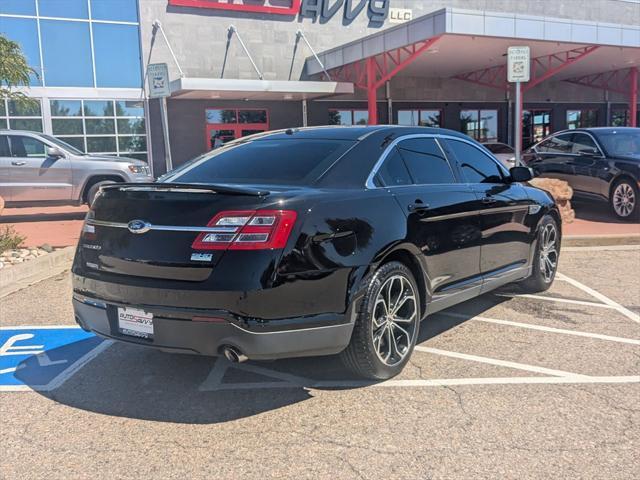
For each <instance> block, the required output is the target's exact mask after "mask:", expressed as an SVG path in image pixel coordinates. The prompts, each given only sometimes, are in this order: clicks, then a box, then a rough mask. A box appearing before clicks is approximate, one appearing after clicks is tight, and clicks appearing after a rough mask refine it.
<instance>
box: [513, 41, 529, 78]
mask: <svg viewBox="0 0 640 480" xmlns="http://www.w3.org/2000/svg"><path fill="white" fill-rule="evenodd" d="M530 63H531V53H530V50H529V47H509V48H508V49H507V80H508V81H509V82H512V83H513V82H528V81H529V80H530V75H531V72H530V70H531V69H530Z"/></svg>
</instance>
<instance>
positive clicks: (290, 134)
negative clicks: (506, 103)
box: [73, 126, 561, 379]
mask: <svg viewBox="0 0 640 480" xmlns="http://www.w3.org/2000/svg"><path fill="white" fill-rule="evenodd" d="M529 179H531V171H530V170H529V169H528V168H526V167H514V168H512V169H511V170H510V171H508V170H506V169H505V168H504V167H503V166H502V165H501V164H500V163H499V162H498V161H497V160H496V159H495V158H494V157H492V156H491V155H490V154H489V153H488V152H486V150H485V149H484V148H483V147H482V146H481V145H480V144H479V143H477V142H475V141H473V140H471V139H469V138H468V137H466V136H464V135H462V134H459V133H457V132H453V131H448V130H444V129H435V128H421V127H398V126H395V127H394V126H371V127H322V128H320V127H316V128H304V129H296V130H287V131H276V132H269V133H263V134H259V135H254V136H252V137H248V138H244V139H239V140H235V141H233V142H230V143H227V144H226V145H224V146H223V147H221V148H219V149H216V150H214V151H212V152H209V153H207V154H205V155H203V156H201V157H199V158H196V159H195V160H193V161H191V162H188V163H187V164H185V165H183V166H181V167H179V168H177V169H176V170H174V171H173V172H170V173H169V174H167V175H166V176H164V177H161V178H160V179H159V180H158V182H156V183H151V184H139V185H136V184H120V185H109V186H106V187H103V189H102V190H101V193H99V194H98V196H97V197H96V200H95V202H94V204H93V206H92V207H91V210H90V212H89V214H88V216H87V219H86V221H85V225H84V227H83V233H82V236H81V238H80V242H79V244H78V247H77V251H76V255H75V260H74V263H73V305H74V309H75V318H76V321H77V322H78V324H79V325H80V326H81V327H82V328H84V329H86V330H90V331H93V332H96V333H97V334H99V335H101V336H103V337H107V338H112V339H115V340H120V341H124V342H129V343H133V344H138V345H144V346H149V347H156V348H159V349H163V350H167V351H174V352H188V353H197V354H203V355H213V356H216V355H225V356H226V357H227V358H228V359H230V360H232V361H241V360H245V359H247V358H249V359H252V360H265V359H275V358H283V357H301V356H313V355H329V354H338V353H341V356H342V358H343V360H344V362H345V364H346V365H347V366H349V367H350V368H351V369H352V370H353V371H354V372H356V373H357V374H358V375H361V376H363V377H366V378H372V379H386V378H389V377H392V376H393V375H396V374H397V373H399V372H400V371H401V370H402V368H403V367H404V365H405V364H406V363H407V361H408V359H409V356H410V355H411V352H412V350H413V348H414V345H415V344H416V340H417V337H418V330H419V325H420V321H421V320H422V319H424V318H425V317H426V316H427V315H430V314H432V313H434V312H437V311H439V310H442V309H444V308H447V307H450V306H452V305H455V304H457V303H459V302H462V301H465V300H468V299H470V298H473V297H475V296H477V295H480V294H482V293H485V292H488V291H491V290H493V289H495V288H497V287H499V286H501V285H505V284H507V283H511V282H521V285H522V289H523V290H525V291H529V292H537V291H542V290H545V289H547V288H549V286H550V285H551V282H553V279H554V275H555V273H556V267H557V264H558V257H559V253H560V234H561V225H560V215H559V212H558V209H557V207H556V206H555V204H554V202H553V199H552V198H551V197H550V196H549V194H547V193H546V192H543V191H542V190H538V189H536V188H533V187H529V186H527V184H526V183H522V182H526V181H528V180H529Z"/></svg>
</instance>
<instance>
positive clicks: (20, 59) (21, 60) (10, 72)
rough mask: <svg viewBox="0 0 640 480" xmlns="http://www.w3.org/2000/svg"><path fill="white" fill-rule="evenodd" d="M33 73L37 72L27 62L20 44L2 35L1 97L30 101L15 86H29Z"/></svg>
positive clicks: (0, 49)
mask: <svg viewBox="0 0 640 480" xmlns="http://www.w3.org/2000/svg"><path fill="white" fill-rule="evenodd" d="M31 74H34V75H37V72H36V71H35V70H34V69H33V68H31V67H30V66H29V64H28V63H27V59H26V58H25V57H24V54H23V53H22V49H21V48H20V45H18V44H17V43H16V42H13V41H11V40H9V39H8V38H6V37H4V36H3V35H0V99H2V98H7V99H9V100H17V101H22V102H29V101H30V100H31V99H29V98H28V97H27V96H26V95H25V94H24V93H22V92H17V91H14V90H13V87H17V86H29V83H30V81H31V78H30V76H31Z"/></svg>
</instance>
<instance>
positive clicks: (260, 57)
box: [140, 0, 640, 80]
mask: <svg viewBox="0 0 640 480" xmlns="http://www.w3.org/2000/svg"><path fill="white" fill-rule="evenodd" d="M390 2H391V4H390V5H391V7H399V8H410V9H412V10H413V15H414V18H415V17H418V16H420V15H423V14H426V13H429V12H433V11H434V10H438V9H441V8H444V7H455V8H465V9H471V10H485V11H497V12H509V13H519V14H529V15H538V16H548V17H564V18H573V19H576V20H588V21H598V22H609V23H620V24H631V25H638V24H640V4H638V3H634V2H630V1H625V0H390ZM140 15H141V22H140V29H141V40H142V51H143V58H144V60H145V62H147V61H150V62H151V63H157V62H166V63H168V64H169V65H170V72H171V75H172V77H173V78H177V76H178V72H177V69H176V67H175V65H174V64H173V61H172V59H171V56H170V54H169V51H168V49H167V47H166V46H165V45H164V42H163V41H162V40H161V39H160V38H159V37H158V38H157V40H156V42H155V45H154V46H153V49H152V52H151V56H150V55H149V53H150V50H151V39H152V23H153V21H154V20H156V19H158V20H160V21H161V22H162V25H163V26H164V29H165V31H166V33H167V36H168V37H169V41H170V42H171V44H172V47H173V49H174V51H175V54H176V56H177V58H178V61H179V62H180V64H181V66H182V69H183V71H184V72H185V74H186V76H188V77H202V78H217V77H220V76H221V75H222V72H223V67H224V77H225V78H257V76H256V74H255V72H254V70H253V68H252V67H251V63H250V62H249V60H248V58H247V57H246V55H245V54H244V52H243V51H242V49H241V48H240V45H239V43H238V40H237V38H232V39H231V41H230V42H229V46H228V49H227V40H228V37H227V28H228V27H229V25H231V24H233V25H235V26H236V27H237V29H238V31H239V32H240V34H241V36H242V38H243V40H244V41H245V43H246V45H247V48H248V49H249V51H250V52H251V54H252V56H253V57H254V60H255V61H256V64H257V65H258V67H259V68H260V70H261V71H262V72H263V74H264V77H265V79H268V80H273V79H278V80H287V79H289V74H290V72H291V78H292V79H299V78H300V76H301V73H302V68H303V65H304V60H305V58H306V57H308V56H310V55H311V52H310V51H309V50H308V48H307V47H306V45H304V43H303V42H301V43H299V45H298V48H297V50H296V49H295V38H296V31H297V30H298V29H301V30H302V31H303V32H304V33H305V35H306V37H307V38H308V40H309V42H310V43H311V45H312V46H313V48H314V49H315V50H316V51H318V52H320V51H323V50H327V49H330V48H333V47H336V46H339V45H342V44H344V43H348V42H350V41H353V40H356V39H359V38H361V37H364V36H366V35H369V34H371V33H374V32H376V31H379V30H380V29H381V28H386V27H389V26H391V24H390V23H389V22H388V20H387V22H386V23H385V25H383V26H382V27H381V26H380V25H371V24H370V23H369V19H368V17H367V15H366V12H364V11H363V12H362V13H361V14H360V15H359V16H358V17H357V18H356V19H355V20H354V21H353V22H352V23H350V24H348V25H346V24H344V23H345V22H344V21H343V19H342V15H341V12H338V13H337V14H336V15H335V16H334V17H333V18H331V19H330V20H329V21H327V22H326V23H322V22H319V21H315V22H314V21H313V20H312V19H309V18H301V17H299V16H298V17H287V16H279V15H263V14H247V13H237V12H225V11H221V10H210V9H203V8H188V7H175V6H169V5H168V1H167V0H140ZM225 51H226V52H227V59H226V63H225V62H224V58H225ZM294 53H295V56H294Z"/></svg>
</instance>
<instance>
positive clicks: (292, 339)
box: [73, 296, 353, 360]
mask: <svg viewBox="0 0 640 480" xmlns="http://www.w3.org/2000/svg"><path fill="white" fill-rule="evenodd" d="M129 306H131V305H129ZM117 307H118V305H115V304H106V303H104V302H103V301H102V300H97V299H91V298H87V297H80V296H74V299H73V308H74V312H75V318H76V322H77V323H78V324H79V325H80V326H81V327H82V328H84V329H85V330H90V331H92V332H95V333H96V334H98V335H100V336H102V337H105V338H110V339H114V340H119V341H123V342H128V343H134V344H137V345H142V346H147V347H152V348H158V349H161V350H166V351H173V352H177V353H191V354H199V355H209V356H218V355H220V354H221V349H222V347H223V346H226V345H229V346H233V347H235V348H237V349H238V350H240V352H242V353H243V354H244V355H246V356H247V357H248V358H249V359H253V360H269V359H277V358H290V357H305V356H316V355H332V354H336V353H339V352H341V351H342V350H344V348H345V347H346V346H347V345H348V343H349V340H350V339H351V332H352V330H353V322H351V321H349V319H350V315H346V316H345V315H315V316H312V317H300V318H298V319H295V318H294V319H286V320H285V321H283V322H282V323H281V325H280V326H278V327H273V326H272V323H275V322H269V323H270V327H269V328H260V327H259V326H257V324H253V325H249V324H244V325H243V324H242V323H241V322H238V321H237V320H234V317H233V316H232V315H231V314H229V313H228V312H222V311H218V312H206V313H207V318H208V321H194V320H193V319H192V318H193V317H194V316H197V315H195V312H194V311H192V310H190V309H168V308H166V307H159V308H158V309H154V308H153V307H151V308H149V307H148V306H146V305H145V306H142V308H144V309H145V310H146V311H150V312H152V313H153V314H154V318H153V328H154V333H153V338H152V339H144V338H137V337H132V336H129V335H124V334H122V333H120V331H119V329H118V323H117V322H118V320H117ZM201 312H202V311H200V312H198V313H200V314H201ZM211 320H214V321H213V322H212V321H211ZM278 323H280V322H278Z"/></svg>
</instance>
